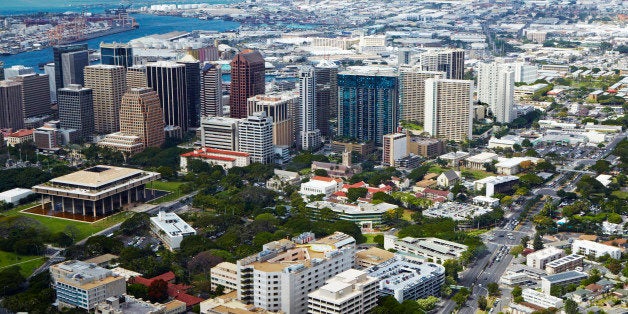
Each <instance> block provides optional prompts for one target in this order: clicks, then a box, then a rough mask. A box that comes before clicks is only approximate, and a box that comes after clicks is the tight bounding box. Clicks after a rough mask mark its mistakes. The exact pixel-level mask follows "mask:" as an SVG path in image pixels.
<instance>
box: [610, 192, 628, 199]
mask: <svg viewBox="0 0 628 314" xmlns="http://www.w3.org/2000/svg"><path fill="white" fill-rule="evenodd" d="M612 194H613V195H615V196H616V197H618V198H621V199H622V200H625V199H628V192H625V191H613V193H612Z"/></svg>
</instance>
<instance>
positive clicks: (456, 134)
mask: <svg viewBox="0 0 628 314" xmlns="http://www.w3.org/2000/svg"><path fill="white" fill-rule="evenodd" d="M472 124H473V81H466V80H450V79H433V78H430V79H427V80H425V118H424V121H423V127H424V130H425V132H427V133H429V134H430V135H431V136H433V137H436V138H441V139H446V140H453V141H464V140H466V139H470V138H471V134H472V133H471V131H472V130H471V127H472Z"/></svg>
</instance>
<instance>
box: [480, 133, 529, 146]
mask: <svg viewBox="0 0 628 314" xmlns="http://www.w3.org/2000/svg"><path fill="white" fill-rule="evenodd" d="M523 140H524V139H523V137H520V136H516V135H504V136H502V137H501V138H496V137H491V139H490V140H488V148H504V149H505V148H510V149H514V148H513V146H514V145H515V144H518V145H521V143H523Z"/></svg>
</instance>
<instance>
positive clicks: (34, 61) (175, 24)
mask: <svg viewBox="0 0 628 314" xmlns="http://www.w3.org/2000/svg"><path fill="white" fill-rule="evenodd" d="M0 1H4V0H0ZM39 1H40V0H37V1H35V0H33V2H39ZM18 2H19V1H18ZM42 2H44V1H42ZM69 2H72V0H70V1H69ZM105 2H106V0H105ZM169 3H172V2H169ZM132 16H133V17H134V18H135V20H136V21H137V23H138V24H139V25H140V27H139V28H138V29H134V30H131V31H128V32H123V33H118V34H112V35H107V36H103V37H98V38H93V39H90V40H87V41H84V42H85V43H87V45H88V47H89V48H90V49H97V48H98V47H99V45H100V43H101V42H108V43H110V42H120V43H126V42H128V41H129V40H131V39H135V38H138V37H143V36H147V35H152V34H163V33H168V32H173V31H188V32H189V31H194V30H215V31H219V32H220V31H226V30H233V29H237V28H238V27H239V26H240V24H239V23H237V22H231V21H222V20H207V21H204V20H199V19H193V18H182V17H175V16H157V15H149V14H134V15H132ZM0 61H4V63H5V68H6V67H10V66H13V65H24V66H29V67H33V68H35V71H38V72H41V71H40V70H39V69H38V65H39V64H40V63H47V62H52V48H46V49H42V50H35V51H29V52H23V53H20V54H16V55H12V56H0Z"/></svg>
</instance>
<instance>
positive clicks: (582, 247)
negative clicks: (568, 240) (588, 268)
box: [571, 240, 621, 259]
mask: <svg viewBox="0 0 628 314" xmlns="http://www.w3.org/2000/svg"><path fill="white" fill-rule="evenodd" d="M571 251H572V252H573V253H575V254H580V255H585V256H589V255H591V256H593V257H595V258H600V257H602V256H604V255H605V254H608V255H609V256H610V257H612V258H614V259H621V249H620V248H618V247H615V246H610V245H606V244H602V243H597V242H593V241H589V240H575V241H573V243H572V245H571Z"/></svg>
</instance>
